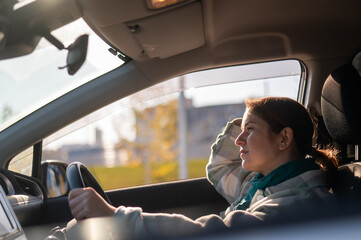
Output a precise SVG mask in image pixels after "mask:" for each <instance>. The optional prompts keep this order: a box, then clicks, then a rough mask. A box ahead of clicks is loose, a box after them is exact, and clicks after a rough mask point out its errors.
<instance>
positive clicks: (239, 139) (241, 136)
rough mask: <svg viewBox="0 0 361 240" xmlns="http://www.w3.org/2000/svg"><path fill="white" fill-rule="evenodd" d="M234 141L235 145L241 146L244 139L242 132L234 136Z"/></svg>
mask: <svg viewBox="0 0 361 240" xmlns="http://www.w3.org/2000/svg"><path fill="white" fill-rule="evenodd" d="M234 143H235V144H236V145H237V146H242V145H243V144H245V140H244V138H243V132H241V134H239V135H238V137H237V138H236V140H235V141H234Z"/></svg>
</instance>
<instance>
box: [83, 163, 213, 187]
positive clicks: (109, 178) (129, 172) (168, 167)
mask: <svg viewBox="0 0 361 240" xmlns="http://www.w3.org/2000/svg"><path fill="white" fill-rule="evenodd" d="M207 162H208V160H207V159H194V160H190V161H188V176H189V178H196V177H204V176H205V175H206V170H205V167H206V165H207ZM89 170H90V171H91V173H92V174H93V175H94V176H95V178H96V179H97V180H98V182H99V184H100V185H101V186H102V188H103V189H104V190H110V189H116V188H123V187H131V186H137V185H144V184H149V183H159V182H168V181H174V180H178V162H167V163H152V164H151V174H150V176H148V179H149V180H148V181H146V177H145V176H146V175H145V167H144V165H135V166H125V167H112V168H107V167H103V166H99V167H91V168H89Z"/></svg>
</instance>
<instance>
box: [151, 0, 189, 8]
mask: <svg viewBox="0 0 361 240" xmlns="http://www.w3.org/2000/svg"><path fill="white" fill-rule="evenodd" d="M184 1H187V0H147V5H148V7H149V8H151V9H160V8H164V7H168V6H171V5H174V4H177V3H180V2H184Z"/></svg>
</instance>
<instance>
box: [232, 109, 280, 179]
mask: <svg viewBox="0 0 361 240" xmlns="http://www.w3.org/2000/svg"><path fill="white" fill-rule="evenodd" d="M278 135H279V134H275V133H273V132H272V131H271V130H270V126H269V124H268V123H267V122H266V121H264V120H263V119H261V118H259V117H258V116H256V115H254V114H253V115H252V114H249V110H248V109H246V112H245V113H244V115H243V121H242V132H241V134H240V135H239V136H238V137H237V139H236V141H235V143H236V145H237V146H239V147H240V156H241V158H242V167H243V168H244V169H247V170H250V171H254V172H260V173H262V174H263V175H267V174H268V173H270V172H271V171H272V170H274V169H275V168H277V167H278V165H279V163H278V161H277V157H278V154H279V151H278V144H277V141H278Z"/></svg>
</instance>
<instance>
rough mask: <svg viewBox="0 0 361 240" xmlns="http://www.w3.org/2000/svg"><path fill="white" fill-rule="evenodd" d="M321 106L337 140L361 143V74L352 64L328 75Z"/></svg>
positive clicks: (331, 131)
mask: <svg viewBox="0 0 361 240" xmlns="http://www.w3.org/2000/svg"><path fill="white" fill-rule="evenodd" d="M321 110H322V116H323V119H324V121H325V125H326V128H327V130H328V132H329V134H330V135H331V137H332V138H333V139H334V140H335V141H336V142H337V143H341V144H345V143H349V144H359V143H361V77H360V75H359V73H358V72H357V70H356V69H355V68H354V67H353V66H352V65H351V64H345V65H343V66H341V67H339V68H338V69H336V70H335V71H334V72H333V73H331V74H330V75H329V76H328V78H327V79H326V81H325V83H324V85H323V88H322V94H321Z"/></svg>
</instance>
